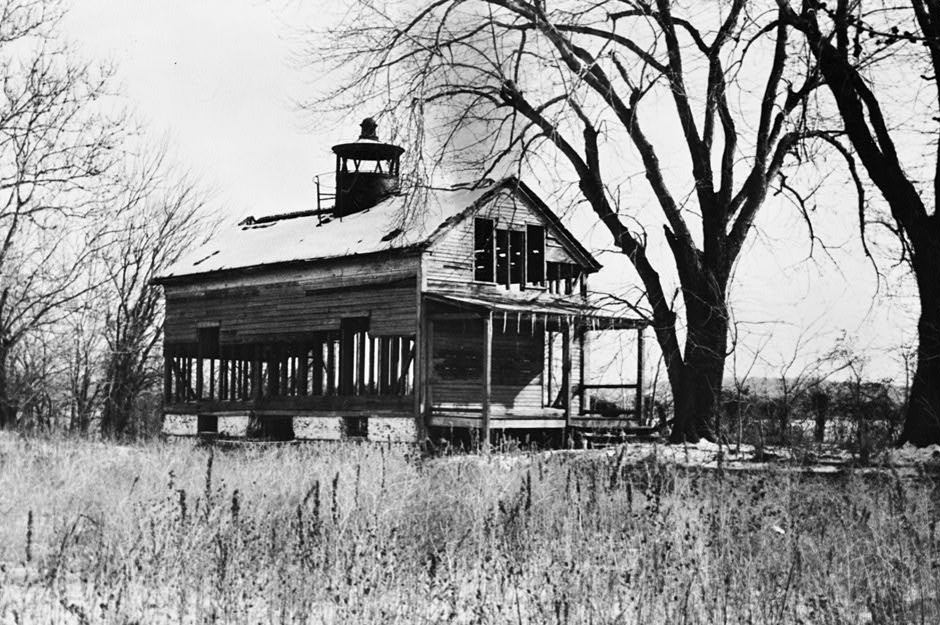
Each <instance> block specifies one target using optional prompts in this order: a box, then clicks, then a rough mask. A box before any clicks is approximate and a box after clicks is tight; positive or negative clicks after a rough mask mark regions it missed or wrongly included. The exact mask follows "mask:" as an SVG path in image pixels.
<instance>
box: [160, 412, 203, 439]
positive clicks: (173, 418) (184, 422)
mask: <svg viewBox="0 0 940 625" xmlns="http://www.w3.org/2000/svg"><path fill="white" fill-rule="evenodd" d="M197 425H198V420H197V417H196V415H194V414H165V415H163V433H164V434H166V435H167V436H195V435H196V429H197Z"/></svg>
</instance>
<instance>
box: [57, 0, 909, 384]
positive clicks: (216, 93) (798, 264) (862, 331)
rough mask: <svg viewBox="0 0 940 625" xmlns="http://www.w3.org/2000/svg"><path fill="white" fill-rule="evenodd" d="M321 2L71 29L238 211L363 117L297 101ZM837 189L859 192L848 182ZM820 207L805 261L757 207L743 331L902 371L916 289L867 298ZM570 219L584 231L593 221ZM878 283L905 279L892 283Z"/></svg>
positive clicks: (852, 240)
mask: <svg viewBox="0 0 940 625" xmlns="http://www.w3.org/2000/svg"><path fill="white" fill-rule="evenodd" d="M318 5H320V3H308V2H299V1H298V2H288V1H282V2H277V1H271V2H262V1H260V0H257V1H252V0H159V1H158V0H121V1H120V2H114V1H113V0H112V1H107V0H77V1H76V2H75V3H74V6H73V8H72V10H71V13H70V15H69V16H68V18H67V20H66V22H65V24H64V29H65V32H66V36H67V37H69V38H70V39H71V40H73V41H75V43H76V44H78V45H79V46H80V48H81V49H82V50H83V52H84V54H85V55H86V56H88V57H92V58H101V59H110V60H112V61H113V62H114V63H115V64H116V66H117V70H118V76H119V79H120V85H121V88H122V91H123V93H124V94H125V95H126V96H127V98H128V101H129V103H130V105H131V106H132V107H133V108H134V110H135V111H137V114H138V116H139V118H140V119H142V120H143V121H144V122H145V123H146V124H147V127H148V129H149V132H150V134H151V135H152V136H153V138H154V140H155V141H158V140H161V139H162V138H166V139H167V140H168V143H169V146H170V151H171V154H172V155H173V156H174V158H175V160H177V161H178V162H179V163H180V165H181V166H182V167H183V168H185V169H187V170H189V171H190V172H192V174H194V175H195V176H196V177H197V178H198V179H199V180H200V181H201V182H202V183H203V184H204V185H205V186H207V187H208V188H210V189H212V190H213V192H214V195H213V204H215V205H216V206H218V207H220V208H221V209H222V210H223V211H224V213H225V214H227V215H231V217H232V220H233V221H235V220H237V219H239V218H241V217H243V216H245V215H247V214H255V215H258V214H265V213H273V212H283V211H288V210H300V209H304V208H310V207H312V206H313V205H314V202H315V192H314V185H313V176H314V175H315V174H317V173H320V174H323V173H327V172H330V171H331V169H332V165H333V159H332V155H331V153H330V152H329V147H330V146H331V145H332V144H334V143H337V142H339V141H341V140H346V139H350V138H352V137H354V136H355V134H356V132H357V131H358V128H351V129H337V128H322V127H321V128H313V127H312V125H313V124H312V120H311V119H310V118H309V117H307V116H305V115H304V114H302V113H301V112H300V111H298V109H297V107H296V105H295V102H296V101H298V100H302V99H303V98H304V97H306V96H310V95H311V94H315V93H316V92H317V90H318V89H320V88H322V87H323V85H318V84H317V81H316V78H317V77H316V76H312V75H311V72H310V71H309V70H307V71H306V72H304V71H301V70H299V69H298V68H297V66H296V64H295V63H293V59H292V55H293V54H294V53H296V51H297V41H296V40H295V39H292V37H293V35H294V33H296V31H297V29H298V28H300V27H303V26H304V25H309V26H317V27H319V26H322V25H323V23H324V20H328V19H330V17H329V10H330V9H327V8H325V7H331V6H332V7H333V8H332V11H334V12H335V11H337V10H338V9H337V8H336V7H335V5H333V4H332V3H328V4H326V5H324V6H318ZM365 114H368V112H366V113H365ZM380 131H381V129H380ZM836 201H842V202H850V203H851V202H854V197H852V195H851V191H850V190H847V194H846V195H844V196H842V197H838V198H836ZM819 219H820V223H821V228H822V232H823V233H824V237H825V238H826V240H827V242H829V243H830V244H833V245H835V246H838V247H839V249H835V250H834V251H833V254H834V255H835V257H836V259H837V261H838V263H839V265H840V268H837V267H836V265H835V264H834V263H832V262H830V261H828V260H826V258H825V255H823V254H819V253H817V255H816V257H817V259H818V260H817V261H813V262H805V261H804V258H805V256H806V255H807V253H808V251H809V247H808V244H807V240H806V235H805V229H804V227H803V226H802V223H801V219H800V218H799V217H798V216H797V215H796V214H795V211H793V209H792V207H788V206H785V205H784V204H782V203H780V202H776V201H771V202H769V203H768V205H767V206H766V207H765V208H764V210H763V211H762V215H761V217H760V220H759V221H758V226H759V228H760V231H761V234H760V235H759V236H758V237H756V238H755V240H754V242H753V243H752V249H751V250H749V251H746V252H745V254H744V255H743V262H742V263H741V265H740V266H739V268H738V270H737V275H738V283H737V284H736V285H735V286H734V287H733V292H732V299H733V302H734V305H735V312H736V317H737V319H738V320H739V321H741V322H742V324H743V325H742V328H744V329H745V330H746V332H747V334H746V335H745V337H743V338H742V340H743V341H744V342H746V343H747V344H748V346H749V347H750V348H756V347H759V346H764V352H765V355H766V359H767V360H768V361H770V364H767V365H763V366H759V369H758V371H757V374H758V375H765V374H771V375H772V374H773V372H774V371H775V370H778V369H779V366H778V365H779V363H781V362H783V361H784V360H786V359H787V357H788V355H789V354H790V353H791V352H792V351H793V348H794V345H796V344H797V343H798V342H799V340H800V337H801V334H802V335H803V341H804V342H805V343H807V344H808V346H807V347H806V350H805V351H806V358H812V357H813V356H814V352H819V351H825V350H826V349H828V348H829V347H831V345H832V341H833V340H834V339H835V338H836V337H837V336H838V335H839V334H840V333H841V332H842V331H846V332H848V333H849V335H850V337H853V338H852V340H853V341H854V343H855V345H856V347H857V348H858V349H860V350H865V351H867V353H868V354H869V355H870V357H871V362H870V365H869V372H870V375H871V376H873V377H875V376H879V377H880V376H894V377H896V378H899V377H901V374H900V373H899V370H898V360H897V354H896V353H895V350H896V348H897V346H898V345H900V344H901V343H903V342H908V343H910V342H911V341H912V339H913V336H914V334H913V329H914V328H913V325H912V318H911V316H910V310H911V303H912V300H911V299H910V298H909V297H901V298H897V297H888V298H884V297H883V298H880V299H879V300H878V302H877V304H876V305H875V306H872V305H871V302H872V296H873V294H874V292H875V283H874V280H873V274H872V272H871V270H870V267H869V266H868V265H867V264H866V262H865V261H864V260H863V259H862V258H861V256H860V254H859V248H858V244H857V237H856V236H855V234H854V233H855V224H845V223H844V222H839V221H832V222H829V223H828V224H827V222H826V219H825V218H824V217H822V216H820V217H819ZM572 227H573V229H574V230H575V231H576V232H580V233H585V232H587V231H588V230H589V229H590V224H589V223H581V224H577V223H576V224H572ZM605 237H606V235H604V234H603V233H599V234H598V235H597V236H592V237H590V238H591V241H590V243H592V244H594V246H602V245H604V244H606V243H607V240H606V238H605ZM607 238H609V237H607ZM602 261H603V262H604V263H605V265H606V266H607V267H606V269H605V271H604V273H603V274H602V275H600V276H599V279H598V280H596V285H598V286H607V285H610V286H611V287H613V286H614V285H621V284H622V283H623V280H624V275H625V272H626V271H627V270H626V268H625V267H624V266H623V264H622V262H621V261H619V260H618V259H616V258H613V259H612V258H610V256H608V255H605V256H604V257H602ZM881 292H882V293H885V294H888V295H892V296H893V295H895V294H897V293H900V292H904V289H902V288H900V287H899V285H898V284H897V283H891V284H888V285H882V288H881ZM781 319H783V320H786V321H783V322H781V321H779V320H781ZM768 320H778V321H776V322H775V323H773V324H770V323H768ZM768 336H772V338H771V339H770V340H769V342H767V338H766V337H768ZM813 337H815V339H813ZM651 342H652V341H651ZM765 343H766V345H765ZM739 359H740V360H742V361H749V360H750V354H749V353H748V352H747V350H742V352H741V353H740V354H739ZM730 373H731V360H730V359H729V375H730ZM900 381H903V380H900Z"/></svg>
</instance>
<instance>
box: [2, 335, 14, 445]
mask: <svg viewBox="0 0 940 625" xmlns="http://www.w3.org/2000/svg"><path fill="white" fill-rule="evenodd" d="M9 358H10V349H9V347H7V346H6V345H0V429H6V428H9V427H13V426H14V425H16V412H17V404H16V400H15V399H14V398H13V397H11V396H10V380H9V375H8V371H7V364H8V361H9Z"/></svg>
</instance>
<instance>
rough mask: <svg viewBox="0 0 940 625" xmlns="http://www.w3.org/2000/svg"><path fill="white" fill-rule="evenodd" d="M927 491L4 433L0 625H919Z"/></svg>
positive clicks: (927, 581) (569, 460)
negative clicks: (119, 443)
mask: <svg viewBox="0 0 940 625" xmlns="http://www.w3.org/2000/svg"><path fill="white" fill-rule="evenodd" d="M937 503H938V492H937V491H936V489H935V487H934V485H933V483H932V481H931V479H930V478H928V477H926V476H924V477H920V478H914V479H908V478H905V479H901V478H898V477H896V476H893V475H892V474H891V473H890V472H886V473H884V474H880V475H878V474H876V475H872V474H866V475H865V476H862V475H851V474H850V475H841V476H831V475H830V476H806V475H801V474H798V473H792V472H785V471H779V470H772V469H771V470H763V471H760V472H757V473H741V472H735V473H731V472H720V471H713V470H712V471H705V470H697V469H689V468H679V467H676V466H675V465H668V464H663V463H659V462H656V461H653V460H647V461H643V462H640V463H633V464H627V463H626V462H625V461H624V460H623V456H621V455H618V453H617V451H616V450H613V451H610V452H592V453H554V454H523V453H515V454H504V455H494V456H492V457H490V458H484V457H479V456H450V457H442V458H436V459H432V460H423V459H420V458H418V457H416V456H414V455H412V454H410V453H409V452H408V450H405V449H400V448H394V447H388V446H381V445H372V446H366V445H354V444H329V445H284V446H263V445H259V446H251V447H242V448H234V449H208V448H203V447H195V446H193V445H192V444H190V443H149V444H142V445H140V446H120V447H118V446H110V445H106V444H102V443H98V442H91V441H82V440H70V439H51V440H49V439H44V440H35V439H33V440H14V439H4V442H3V444H2V445H0V536H2V540H0V562H2V564H0V622H2V623H121V624H127V623H246V624H248V623H252V624H253V623H320V622H327V623H388V622H394V623H445V622H446V623H452V622H453V623H644V624H645V623H670V624H672V623H761V624H765V623H853V624H854V623H864V622H871V623H886V624H887V623H891V624H894V623H936V622H938V620H940V604H938V598H940V552H938V543H937V536H936V520H937V518H938V512H937V509H936V506H937Z"/></svg>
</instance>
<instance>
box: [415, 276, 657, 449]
mask: <svg viewBox="0 0 940 625" xmlns="http://www.w3.org/2000/svg"><path fill="white" fill-rule="evenodd" d="M507 295H508V294H507ZM511 295H512V297H510V296H507V297H503V298H493V297H486V296H471V295H454V294H426V296H425V302H424V311H425V317H426V319H425V322H424V334H425V335H426V337H427V345H428V348H427V349H428V354H429V357H428V359H427V362H428V371H427V374H426V375H427V378H426V379H427V384H426V394H427V396H426V402H425V423H426V424H427V425H428V427H429V429H432V430H433V429H435V428H443V429H456V428H460V429H469V430H474V431H477V433H478V435H479V436H480V438H481V439H482V440H484V441H488V440H489V439H490V434H491V433H493V432H494V431H500V430H541V431H544V430H556V431H560V432H569V433H570V432H573V431H577V430H585V431H586V430H607V431H616V432H620V431H631V430H634V429H636V428H637V427H638V426H639V425H640V424H641V422H642V416H643V414H644V413H643V393H642V388H643V368H644V363H643V351H644V350H643V340H644V337H643V332H644V329H645V327H646V325H647V323H646V322H645V321H644V320H641V319H636V318H630V317H625V316H620V315H617V314H613V313H611V312H609V311H605V310H603V309H601V308H598V307H593V306H588V305H585V304H582V303H580V302H579V301H577V299H576V298H568V299H567V300H566V299H563V298H558V297H545V295H544V294H541V293H535V294H533V295H532V296H530V297H529V299H528V301H523V298H522V297H520V296H519V294H511ZM572 300H575V301H572ZM611 331H617V332H619V333H620V334H623V333H624V332H626V333H627V334H629V335H630V337H631V342H632V345H633V349H634V350H635V362H634V363H631V364H632V365H635V368H634V369H633V371H631V374H632V375H630V376H629V379H619V380H616V381H610V380H602V381H597V380H594V379H593V377H592V375H591V367H590V361H591V357H592V353H594V351H595V349H594V347H595V343H597V344H600V343H602V342H603V338H602V337H603V335H604V334H605V333H607V332H611ZM608 351H609V350H608ZM613 397H616V399H617V400H616V401H613V400H612V398H613Z"/></svg>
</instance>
